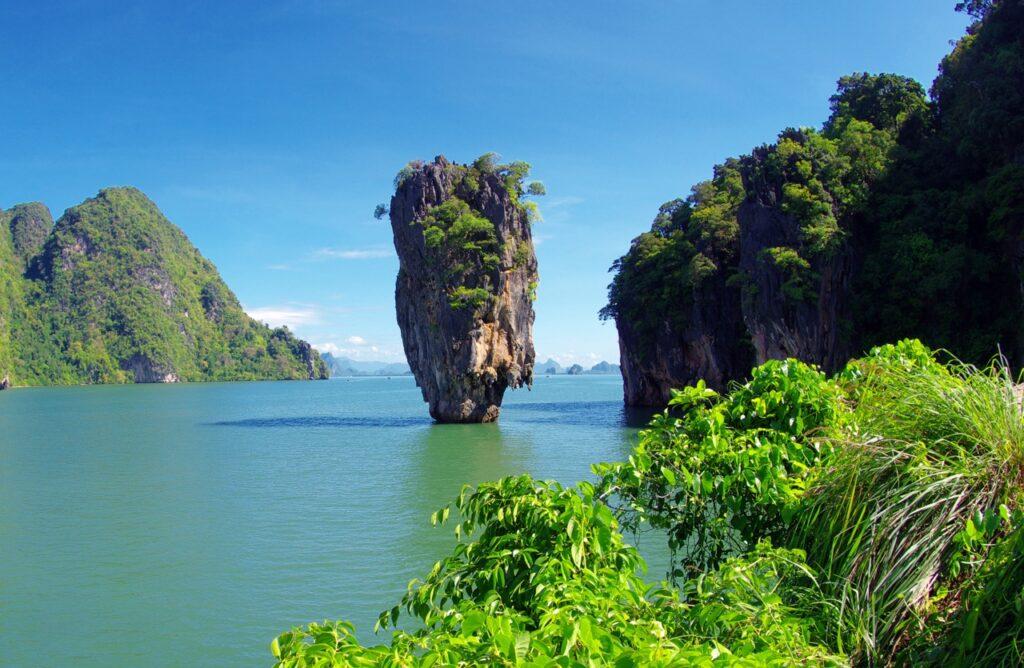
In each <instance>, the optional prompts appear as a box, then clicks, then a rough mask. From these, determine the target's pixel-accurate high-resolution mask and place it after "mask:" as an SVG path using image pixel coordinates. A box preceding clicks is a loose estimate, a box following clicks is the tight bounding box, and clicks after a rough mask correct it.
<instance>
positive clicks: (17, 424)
mask: <svg viewBox="0 0 1024 668" xmlns="http://www.w3.org/2000/svg"><path fill="white" fill-rule="evenodd" d="M621 396H622V385H621V379H620V378H619V377H618V376H584V377H564V376H563V377H551V378H548V377H545V378H540V379H538V380H537V382H536V384H535V386H534V389H533V391H531V392H527V391H525V390H519V391H515V392H509V393H508V394H507V395H506V402H505V408H504V409H503V411H502V417H501V423H500V424H497V425H434V424H432V423H431V422H430V420H429V418H428V417H427V412H426V406H425V405H424V404H423V403H422V400H421V398H420V394H419V390H418V389H416V387H415V385H414V383H413V381H412V379H411V378H407V377H406V378H393V379H377V378H365V379H363V378H360V379H350V380H346V379H338V380H332V381H327V382H319V383H288V382H281V383H216V384H196V385H169V386H155V385H146V386H127V387H88V388H47V389H25V390H16V391H12V392H4V393H0V634H2V636H3V638H4V640H5V642H4V647H3V649H2V650H0V665H12V666H40V665H54V666H58V665H61V666H66V665H77V666H100V665H103V666H111V665H115V666H121V665H124V666H130V665H166V666H171V665H203V666H205V665H219V666H233V665H243V666H244V665H256V666H259V665H268V664H269V663H271V658H270V654H269V650H268V645H269V642H270V640H271V639H272V638H273V637H274V636H275V635H276V634H277V633H279V632H281V631H283V630H286V629H288V628H289V627H291V626H293V625H297V624H301V623H305V622H309V621H316V620H323V619H339V618H341V619H349V620H351V621H353V622H354V623H355V624H356V627H357V629H358V631H359V632H360V637H361V638H362V639H363V640H364V641H370V642H382V641H384V640H386V637H385V636H381V637H377V638H376V639H375V637H374V636H373V633H372V628H373V622H374V621H375V619H376V616H377V614H378V613H379V612H380V611H381V610H383V609H384V608H386V607H389V606H391V605H393V604H394V603H395V602H397V600H398V598H399V597H400V596H401V595H402V593H404V591H405V586H406V583H407V582H408V581H409V580H410V579H412V578H413V577H417V576H421V575H424V574H426V572H427V571H429V569H430V567H431V566H432V565H433V562H434V561H436V559H437V558H438V557H440V556H442V555H443V554H445V553H446V552H447V551H448V550H449V549H450V547H451V545H452V541H453V540H454V539H453V536H452V534H451V533H450V529H449V528H442V529H437V528H433V527H431V526H430V524H429V521H428V517H429V515H430V513H431V512H433V511H434V510H436V509H437V508H438V507H440V506H441V505H443V504H445V503H447V502H448V501H450V500H451V499H453V498H454V497H455V496H456V495H457V494H458V491H459V489H460V487H461V485H462V484H463V483H467V482H468V483H475V482H481V481H484V480H491V479H494V478H497V477H500V476H503V475H508V474H515V473H523V472H529V473H531V474H533V475H534V476H537V477H541V478H552V479H556V480H559V481H561V482H564V483H572V482H575V481H577V480H580V479H583V478H587V477H590V473H589V465H590V463H591V462H596V461H608V460H616V459H621V458H623V457H624V456H625V455H626V454H628V452H629V449H630V447H631V442H632V439H633V438H634V436H635V431H636V430H635V429H633V428H631V427H630V426H629V423H634V424H635V420H636V417H637V416H629V417H630V419H629V420H627V416H626V415H625V414H624V411H623V408H622V403H621ZM641 547H642V548H645V546H641ZM645 549H646V548H645ZM650 549H652V551H653V548H650ZM654 561H655V562H657V555H656V554H655V555H654ZM656 568H657V566H656V565H652V572H654V571H655V570H656Z"/></svg>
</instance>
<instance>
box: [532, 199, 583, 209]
mask: <svg viewBox="0 0 1024 668" xmlns="http://www.w3.org/2000/svg"><path fill="white" fill-rule="evenodd" d="M583 202H584V200H583V198H582V197H576V196H575V195H567V196H565V197H552V198H551V199H545V200H543V201H541V202H540V205H541V209H542V210H543V211H551V210H552V209H561V208H563V207H567V206H574V205H576V204H582V203H583Z"/></svg>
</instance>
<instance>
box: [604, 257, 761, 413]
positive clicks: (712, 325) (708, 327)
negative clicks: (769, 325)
mask: <svg viewBox="0 0 1024 668" xmlns="http://www.w3.org/2000/svg"><path fill="white" fill-rule="evenodd" d="M703 252H705V253H707V254H709V255H710V254H712V252H713V251H712V249H710V248H704V249H703ZM740 300H741V296H740V291H739V289H738V288H736V287H734V286H730V285H728V284H727V283H726V280H725V277H724V276H721V275H715V276H711V277H710V278H709V279H707V280H705V281H704V282H702V283H701V284H700V285H699V286H696V287H694V289H693V290H692V294H691V299H690V301H689V303H688V304H681V305H680V306H679V308H682V309H685V311H686V313H687V317H686V324H685V325H684V326H680V325H679V324H678V323H677V322H675V320H676V319H674V318H670V317H666V318H665V319H664V320H663V321H662V322H661V324H660V326H659V328H658V330H657V332H656V334H655V336H654V339H653V341H649V340H647V338H646V337H644V336H642V335H641V334H640V333H639V332H637V331H636V328H635V327H634V325H633V324H632V323H631V322H630V321H629V320H628V319H626V318H617V319H616V326H617V328H618V332H619V353H620V359H621V364H622V379H623V396H624V397H625V402H626V404H627V405H629V406H655V407H658V406H664V405H665V404H667V403H668V400H669V399H670V398H671V397H672V390H673V389H678V388H680V387H683V386H686V385H692V384H694V383H696V382H697V381H698V380H701V379H703V380H704V382H705V383H707V385H708V386H709V387H713V388H724V387H725V385H726V383H727V382H728V381H730V380H732V379H734V378H737V377H739V376H740V375H741V374H743V373H745V372H746V371H748V370H749V369H750V367H751V362H752V359H753V357H752V354H751V350H750V345H749V342H748V341H747V340H746V337H745V331H744V326H743V317H742V310H741V307H740ZM666 315H668V314H666Z"/></svg>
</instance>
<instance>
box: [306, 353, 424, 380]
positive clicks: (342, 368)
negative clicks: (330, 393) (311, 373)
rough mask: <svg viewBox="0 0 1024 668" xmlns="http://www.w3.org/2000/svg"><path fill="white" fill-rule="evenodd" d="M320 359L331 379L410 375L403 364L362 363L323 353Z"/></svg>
mask: <svg viewBox="0 0 1024 668" xmlns="http://www.w3.org/2000/svg"><path fill="white" fill-rule="evenodd" d="M321 357H322V358H323V360H324V363H325V364H327V370H328V371H329V372H330V374H331V378H346V377H353V376H408V375H410V374H411V373H412V371H411V370H410V369H409V365H408V364H406V363H405V362H362V361H359V360H354V359H350V358H348V357H335V356H334V355H332V354H331V353H323V354H321Z"/></svg>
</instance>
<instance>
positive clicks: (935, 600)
mask: <svg viewBox="0 0 1024 668" xmlns="http://www.w3.org/2000/svg"><path fill="white" fill-rule="evenodd" d="M595 471H596V472H597V473H598V474H599V475H600V482H599V483H598V485H597V486H594V485H592V484H590V483H580V484H578V485H577V486H576V487H573V488H563V487H561V486H559V485H557V484H554V483H538V482H536V481H534V480H532V479H530V478H529V477H526V476H523V477H518V478H506V479H503V480H501V481H498V482H495V483H487V484H484V485H480V486H479V487H477V488H476V489H470V488H467V489H466V490H464V491H463V493H462V494H461V495H460V496H459V498H458V499H457V500H456V502H455V504H454V505H453V506H452V507H450V508H445V509H443V510H442V511H439V513H438V514H436V515H435V517H434V520H435V521H437V522H440V523H444V522H446V521H447V520H448V519H449V517H450V516H454V517H458V518H459V520H458V524H457V525H456V528H455V533H456V536H457V538H458V539H459V543H458V544H457V546H456V548H455V550H454V551H453V552H452V554H451V555H450V556H449V557H447V558H445V559H443V560H442V561H440V562H438V563H437V564H436V565H435V566H434V568H433V569H432V570H431V572H430V573H429V575H427V577H426V578H425V579H424V580H422V581H414V582H413V583H411V584H410V587H409V593H408V594H407V595H406V596H405V597H404V598H403V600H402V601H401V602H400V603H399V605H398V606H396V607H395V608H393V609H391V610H388V611H386V612H385V613H383V614H382V615H381V619H380V625H381V626H382V627H387V626H393V625H394V624H396V623H397V621H398V619H399V618H400V617H401V615H402V612H403V610H404V611H405V612H406V613H408V614H409V615H411V616H412V617H413V618H414V619H415V620H418V624H419V625H420V628H419V630H417V631H403V630H395V631H394V634H393V637H392V642H391V645H390V646H386V645H378V646H369V647H368V646H363V645H362V644H360V643H359V642H358V641H357V640H356V638H355V636H354V631H353V629H352V627H351V626H349V625H347V624H344V623H330V622H328V623H325V624H322V625H320V624H315V625H311V626H309V627H306V628H301V629H294V630H292V631H290V632H288V633H285V634H283V635H282V636H280V637H279V638H278V639H277V640H275V642H274V645H273V649H274V653H275V655H276V656H277V658H278V660H279V664H278V665H281V666H312V665H396V666H397V665H409V666H414V665H415V666H419V665H422V666H427V665H435V664H439V665H475V664H480V663H488V664H492V665H506V666H513V665H538V666H539V665H552V664H554V665H567V666H575V665H629V666H633V665H637V666H638V665H710V664H712V663H716V662H720V663H723V664H726V665H841V664H846V663H850V662H852V663H854V664H866V665H871V664H878V663H896V664H906V663H914V664H936V665H939V664H942V663H945V662H948V661H957V662H959V664H960V665H992V664H996V663H1001V664H1003V665H1016V664H1017V663H1018V662H1019V661H1020V658H1021V653H1020V644H1019V643H1020V640H1021V639H1022V638H1024V613H1022V612H1021V606H1020V601H1021V600H1024V598H1022V597H1024V549H1022V547H1021V546H1022V544H1024V539H1022V538H1021V536H1022V535H1024V534H1022V531H1024V530H1022V529H1021V528H1020V527H1021V526H1022V518H1024V512H1022V511H1024V507H1022V501H1024V499H1022V494H1021V493H1022V488H1021V480H1022V479H1024V422H1022V418H1021V407H1020V403H1019V401H1018V399H1017V395H1016V393H1015V387H1014V384H1013V383H1012V379H1011V378H1010V377H1009V376H1008V375H1007V373H1006V370H1005V367H1003V366H1000V365H998V364H994V365H992V366H990V367H987V368H983V369H977V368H975V367H971V366H968V365H964V364H962V363H960V362H957V361H955V360H954V361H949V362H947V363H942V362H940V361H939V359H938V356H937V355H936V354H934V353H933V352H932V351H930V350H929V349H927V348H925V347H924V346H923V345H922V344H921V343H920V342H917V341H904V342H901V343H899V344H896V345H890V346H883V347H879V348H876V349H874V350H872V351H871V353H870V354H869V355H867V356H866V357H864V358H862V359H860V360H855V361H853V362H851V363H850V364H849V365H848V366H847V368H846V369H844V370H843V371H842V372H841V373H839V374H837V375H836V376H835V377H833V378H827V377H825V376H824V375H823V374H822V373H821V372H819V371H818V370H816V369H814V368H813V367H810V366H807V365H805V364H803V363H800V362H797V361H795V360H788V361H781V362H770V363H768V364H765V365H763V366H761V367H759V368H757V369H755V370H754V371H753V373H752V376H751V380H750V381H749V382H748V383H745V384H743V385H739V386H735V387H734V388H733V389H732V391H730V392H729V393H727V394H725V395H720V394H718V393H715V392H713V391H710V390H708V389H707V388H706V387H703V386H697V387H692V388H687V389H685V390H683V391H680V392H678V393H677V394H676V395H675V399H674V401H673V405H672V406H670V407H669V409H667V410H666V411H665V412H664V413H663V414H662V415H660V416H658V417H656V418H655V419H654V420H652V422H651V423H650V425H649V426H648V428H647V429H645V430H644V431H643V432H641V435H640V438H639V442H638V444H637V447H636V449H635V450H634V452H633V454H632V456H631V457H630V458H629V460H628V461H627V462H622V463H618V464H605V465H599V466H596V467H595ZM643 522H647V523H649V524H652V525H654V526H655V527H659V528H661V529H663V530H665V531H667V533H668V535H669V542H670V546H671V547H672V549H673V551H674V553H675V555H676V560H677V562H678V563H679V564H680V565H681V567H680V568H677V569H674V570H673V572H672V573H670V576H671V577H672V584H669V583H663V584H662V585H660V586H657V587H648V586H647V585H645V584H644V582H643V580H642V579H641V578H640V576H639V573H640V572H641V571H642V569H643V562H642V560H641V559H640V557H639V556H638V555H637V553H636V551H635V550H634V549H633V548H632V547H630V546H629V545H628V544H627V543H626V541H625V539H624V537H623V535H622V533H621V532H622V531H623V530H627V531H631V530H637V529H639V528H640V526H641V524H642V523H643ZM772 545H775V546H777V547H772ZM318 661H319V662H321V663H317V662H318Z"/></svg>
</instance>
